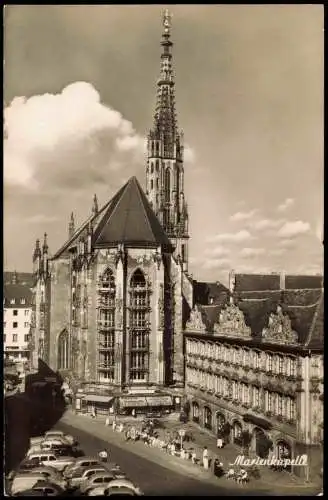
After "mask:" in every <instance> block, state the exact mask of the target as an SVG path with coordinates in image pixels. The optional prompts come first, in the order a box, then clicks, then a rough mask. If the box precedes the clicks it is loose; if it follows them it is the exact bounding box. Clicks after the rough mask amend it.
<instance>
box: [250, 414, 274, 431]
mask: <svg viewBox="0 0 328 500" xmlns="http://www.w3.org/2000/svg"><path fill="white" fill-rule="evenodd" d="M244 422H250V423H252V424H255V425H257V426H258V427H262V429H265V430H269V429H271V428H272V424H271V422H269V421H268V420H266V419H265V418H261V417H257V416H256V415H252V414H251V413H246V415H244Z"/></svg>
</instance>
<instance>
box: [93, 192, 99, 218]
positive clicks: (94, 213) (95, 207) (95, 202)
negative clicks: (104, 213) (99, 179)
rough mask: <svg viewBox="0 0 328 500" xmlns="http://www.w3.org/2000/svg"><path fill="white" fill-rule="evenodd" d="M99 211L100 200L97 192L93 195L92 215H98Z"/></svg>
mask: <svg viewBox="0 0 328 500" xmlns="http://www.w3.org/2000/svg"><path fill="white" fill-rule="evenodd" d="M97 213H98V200H97V195H96V194H95V195H94V197H93V204H92V215H97Z"/></svg>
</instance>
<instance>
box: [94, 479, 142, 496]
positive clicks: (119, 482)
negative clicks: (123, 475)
mask: <svg viewBox="0 0 328 500" xmlns="http://www.w3.org/2000/svg"><path fill="white" fill-rule="evenodd" d="M112 488H115V489H116V490H119V489H120V488H126V489H129V490H130V491H132V492H133V494H134V495H136V496H142V495H143V492H142V491H141V489H140V488H139V487H138V486H136V485H135V484H133V482H132V481H130V480H129V479H113V480H112V481H110V482H109V483H108V484H106V485H101V486H97V488H93V489H92V490H91V491H90V492H88V496H98V495H100V496H107V495H106V492H107V491H108V490H109V489H110V490H111V489H112ZM111 494H112V493H111Z"/></svg>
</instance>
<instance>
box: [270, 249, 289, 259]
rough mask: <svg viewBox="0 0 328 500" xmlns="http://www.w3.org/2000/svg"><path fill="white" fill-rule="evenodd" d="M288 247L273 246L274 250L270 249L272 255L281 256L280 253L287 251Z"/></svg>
mask: <svg viewBox="0 0 328 500" xmlns="http://www.w3.org/2000/svg"><path fill="white" fill-rule="evenodd" d="M286 251H287V248H273V249H272V250H270V251H269V254H270V255H273V256H276V257H279V256H280V255H283V254H284V253H286Z"/></svg>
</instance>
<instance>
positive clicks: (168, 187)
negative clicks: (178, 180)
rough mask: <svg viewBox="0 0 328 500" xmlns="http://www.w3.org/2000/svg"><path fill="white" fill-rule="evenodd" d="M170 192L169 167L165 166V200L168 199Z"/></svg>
mask: <svg viewBox="0 0 328 500" xmlns="http://www.w3.org/2000/svg"><path fill="white" fill-rule="evenodd" d="M170 192H171V172H170V169H169V168H167V169H166V170H165V201H167V202H169V201H170Z"/></svg>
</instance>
